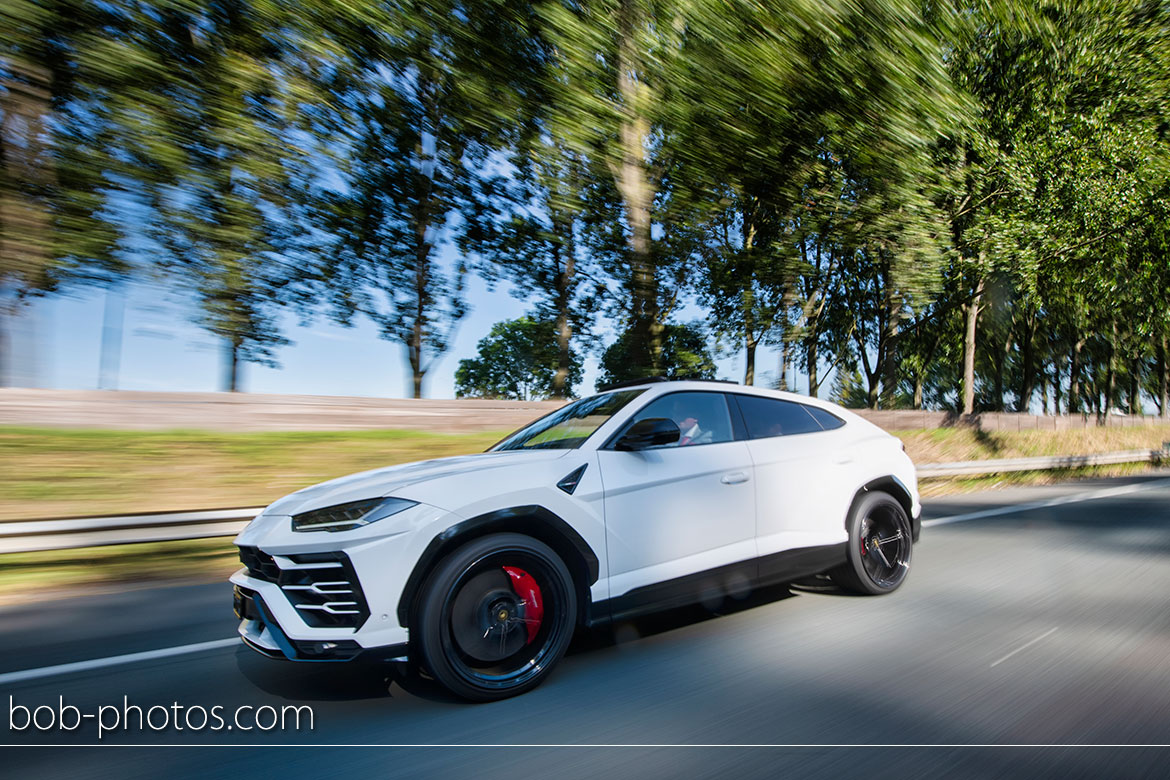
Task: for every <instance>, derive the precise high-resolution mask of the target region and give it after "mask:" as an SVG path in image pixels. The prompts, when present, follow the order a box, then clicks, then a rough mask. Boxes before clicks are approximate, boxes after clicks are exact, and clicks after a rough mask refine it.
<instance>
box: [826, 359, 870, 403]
mask: <svg viewBox="0 0 1170 780" xmlns="http://www.w3.org/2000/svg"><path fill="white" fill-rule="evenodd" d="M829 400H830V401H832V402H833V403H838V404H841V405H842V406H844V407H846V408H848V409H864V408H866V407H867V406H869V391H868V390H866V388H865V384H864V383H863V382H862V379H861V373H860V372H858V370H857V369H856V368H854V369H845V368H839V369H837V374H836V376H834V377H833V386H832V387H831V388H830V390H829Z"/></svg>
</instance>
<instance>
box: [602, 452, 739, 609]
mask: <svg viewBox="0 0 1170 780" xmlns="http://www.w3.org/2000/svg"><path fill="white" fill-rule="evenodd" d="M597 456H598V459H599V461H600V465H601V478H602V481H603V483H604V487H605V524H606V554H607V555H608V557H609V571H610V578H611V582H610V592H611V594H612V595H615V596H616V595H621V594H622V593H624V592H626V591H629V590H633V589H634V588H637V587H640V586H642V585H647V584H650V583H652V582H656V581H659V580H664V579H671V578H674V577H680V576H684V575H687V574H693V573H694V572H697V571H701V570H703V569H709V568H714V567H716V566H723V565H725V564H728V563H733V562H735V561H739V560H744V559H748V558H754V557H755V556H756V543H755V503H756V499H755V493H754V490H753V484H752V479H751V474H752V459H751V455H750V454H749V453H748V446H747V443H746V442H742V441H729V442H722V443H718V444H704V445H700V446H694V447H663V448H656V449H648V450H642V451H638V452H621V451H617V450H602V451H601V452H599V453H597ZM725 480H726V481H725Z"/></svg>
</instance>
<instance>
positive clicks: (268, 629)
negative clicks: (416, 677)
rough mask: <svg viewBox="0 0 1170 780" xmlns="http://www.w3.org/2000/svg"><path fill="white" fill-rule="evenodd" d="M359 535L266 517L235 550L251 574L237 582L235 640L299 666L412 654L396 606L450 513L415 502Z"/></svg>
mask: <svg viewBox="0 0 1170 780" xmlns="http://www.w3.org/2000/svg"><path fill="white" fill-rule="evenodd" d="M392 519H393V520H394V522H393V523H391V522H387V521H382V522H379V523H373V524H371V525H369V526H366V527H363V528H361V529H358V530H355V531H346V532H338V533H329V532H324V531H319V532H310V533H304V532H294V531H293V530H292V526H291V518H290V517H288V516H287V515H261V516H260V517H258V518H257V519H256V520H255V521H253V522H252V523H251V524H249V526H248V527H247V528H245V529H244V530H243V531H242V532H241V533H240V535H239V536H238V537H236V539H235V543H236V545H237V546H239V547H240V549H241V551H242V553H241V559H242V562H243V563H245V568H242V569H240V570H239V571H237V572H236V573H235V574H233V575H232V577H231V582H232V584H233V585H234V586H235V602H236V604H235V605H236V613H237V616H238V617H239V618H240V625H239V629H238V630H239V634H240V636H241V637H242V638H243V640H244V642H245V643H246V644H247V645H248V646H249V647H251V648H252V649H254V650H256V651H257V652H260V653H263V654H264V655H267V656H270V657H278V658H279V657H283V658H288V659H290V660H294V661H348V660H354V659H358V658H361V659H371V660H391V659H395V658H402V657H405V656H406V647H407V642H408V639H409V635H408V631H407V629H406V627H405V626H403V625H401V624H400V623H399V620H398V601H399V599H400V597H401V594H402V592H403V590H404V589H405V585H406V581H407V578H408V577H409V576H410V573H411V570H412V569H413V567H414V564H415V562H416V561H417V560H418V558H419V555H420V553H421V549H416V547H420V546H423V545H425V544H426V542H427V541H429V539H430V535H431V534H430V533H429V531H430V527H431V526H432V525H440V526H442V524H443V523H446V524H450V522H451V520H450V517H449V515H448V514H447V513H445V512H443V511H442V510H439V509H437V508H435V507H431V506H427V505H425V504H419V505H418V506H416V507H413V508H411V509H408V510H406V511H405V512H402V513H401V514H400V515H396V516H395V517H394V518H392Z"/></svg>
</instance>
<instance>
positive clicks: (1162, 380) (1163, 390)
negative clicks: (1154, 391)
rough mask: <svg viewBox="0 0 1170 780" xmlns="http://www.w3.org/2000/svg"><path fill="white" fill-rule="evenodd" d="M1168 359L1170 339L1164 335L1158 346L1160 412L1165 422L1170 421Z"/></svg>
mask: <svg viewBox="0 0 1170 780" xmlns="http://www.w3.org/2000/svg"><path fill="white" fill-rule="evenodd" d="M1167 358H1170V337H1168V336H1167V335H1166V334H1165V333H1163V334H1162V342H1161V344H1159V345H1158V398H1159V399H1160V400H1159V401H1158V411H1159V412H1160V413H1161V415H1162V419H1163V420H1166V419H1170V408H1167V401H1170V368H1168V367H1167V365H1166V361H1167Z"/></svg>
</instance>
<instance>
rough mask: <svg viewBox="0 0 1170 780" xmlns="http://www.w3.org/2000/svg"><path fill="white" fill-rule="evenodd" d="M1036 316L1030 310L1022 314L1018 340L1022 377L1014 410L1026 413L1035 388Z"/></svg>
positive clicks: (1046, 401)
mask: <svg viewBox="0 0 1170 780" xmlns="http://www.w3.org/2000/svg"><path fill="white" fill-rule="evenodd" d="M1036 325H1037V322H1036V317H1035V315H1034V314H1033V313H1032V312H1026V313H1025V314H1024V333H1023V339H1022V340H1021V341H1020V357H1021V359H1022V361H1023V366H1022V370H1023V374H1024V375H1023V377H1022V378H1021V382H1020V397H1019V399H1017V400H1016V411H1017V412H1024V413H1026V412H1027V411H1028V409H1029V408H1030V407H1031V406H1032V394H1033V393H1034V392H1035V390H1036ZM1044 404H1045V407H1046V408H1045V412H1044V413H1045V414H1047V413H1048V411H1047V405H1048V398H1047V395H1045V399H1044Z"/></svg>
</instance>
